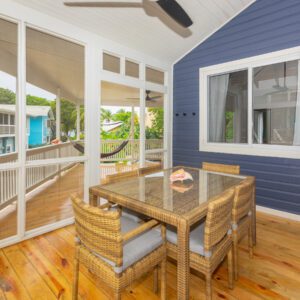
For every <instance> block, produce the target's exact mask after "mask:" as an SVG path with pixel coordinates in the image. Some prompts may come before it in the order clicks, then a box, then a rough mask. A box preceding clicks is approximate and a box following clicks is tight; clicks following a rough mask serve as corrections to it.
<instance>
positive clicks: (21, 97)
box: [15, 22, 28, 239]
mask: <svg viewBox="0 0 300 300" xmlns="http://www.w3.org/2000/svg"><path fill="white" fill-rule="evenodd" d="M15 121H16V133H17V135H16V136H17V139H16V142H17V145H16V146H17V151H18V153H19V161H20V168H19V172H18V181H17V182H18V190H17V191H18V210H17V214H18V220H17V223H18V224H17V227H18V238H19V239H22V238H23V237H24V235H25V220H26V204H25V194H26V167H25V165H26V145H27V139H28V136H27V131H26V25H25V23H24V22H21V23H20V25H19V27H18V80H17V102H16V120H15Z"/></svg>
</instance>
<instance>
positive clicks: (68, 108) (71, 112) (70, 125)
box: [50, 99, 77, 141]
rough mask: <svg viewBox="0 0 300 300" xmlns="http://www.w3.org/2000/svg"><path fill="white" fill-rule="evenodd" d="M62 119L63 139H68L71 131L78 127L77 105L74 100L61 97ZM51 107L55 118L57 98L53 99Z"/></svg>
mask: <svg viewBox="0 0 300 300" xmlns="http://www.w3.org/2000/svg"><path fill="white" fill-rule="evenodd" d="M60 104H61V107H60V120H61V133H62V140H64V141H65V140H67V137H68V136H69V134H70V132H71V131H73V130H75V128H76V117H75V116H77V114H76V106H75V104H73V103H72V102H69V101H67V100H65V99H61V101H60ZM50 106H51V109H52V111H53V114H54V118H55V117H56V100H54V101H51V103H50Z"/></svg>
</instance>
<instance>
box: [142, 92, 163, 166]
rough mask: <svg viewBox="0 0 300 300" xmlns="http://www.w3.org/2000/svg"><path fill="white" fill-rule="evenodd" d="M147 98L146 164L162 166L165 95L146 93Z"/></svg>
mask: <svg viewBox="0 0 300 300" xmlns="http://www.w3.org/2000/svg"><path fill="white" fill-rule="evenodd" d="M145 98H146V110H145V130H146V163H148V164H149V163H158V164H160V163H162V162H163V149H164V95H163V94H161V93H156V92H152V91H146V95H145ZM153 150H162V151H160V152H156V153H154V151H153Z"/></svg>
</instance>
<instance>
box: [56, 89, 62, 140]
mask: <svg viewBox="0 0 300 300" xmlns="http://www.w3.org/2000/svg"><path fill="white" fill-rule="evenodd" d="M60 108H61V101H60V89H59V88H58V89H57V93H56V138H57V139H59V140H60V138H61V136H60Z"/></svg>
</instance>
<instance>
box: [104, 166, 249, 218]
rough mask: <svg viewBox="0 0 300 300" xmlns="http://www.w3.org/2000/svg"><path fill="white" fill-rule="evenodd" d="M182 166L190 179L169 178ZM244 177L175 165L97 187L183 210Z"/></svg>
mask: <svg viewBox="0 0 300 300" xmlns="http://www.w3.org/2000/svg"><path fill="white" fill-rule="evenodd" d="M179 169H184V171H185V172H188V173H189V174H190V175H191V176H192V180H191V179H188V180H184V181H183V182H181V181H177V182H173V183H172V182H171V181H170V175H171V174H172V172H174V171H177V170H179ZM245 178H246V177H245V176H237V175H230V174H223V173H215V172H209V171H205V170H201V169H195V168H188V167H175V168H173V169H167V170H163V171H161V172H157V173H152V174H149V175H145V176H140V177H130V178H128V179H126V180H122V181H119V182H115V183H109V184H106V185H102V186H100V188H101V190H105V191H108V192H111V193H113V194H117V195H122V196H125V197H126V198H130V199H132V200H134V201H141V202H144V203H146V204H148V205H151V206H155V207H157V208H161V209H165V210H168V211H170V212H173V213H175V214H180V215H181V214H185V213H188V212H190V211H191V210H193V209H195V208H197V207H199V206H201V205H203V204H206V202H207V201H209V200H211V199H212V198H214V197H215V196H217V195H219V194H221V193H222V192H224V191H225V190H227V189H229V188H231V187H233V186H236V185H238V184H239V183H240V182H242V181H243V180H244V179H245Z"/></svg>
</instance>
